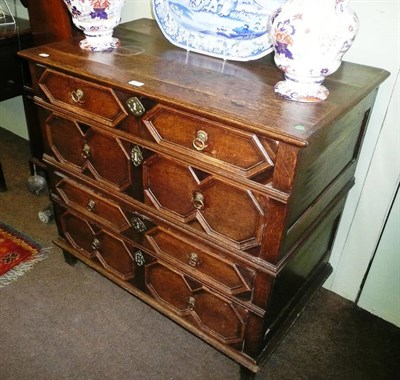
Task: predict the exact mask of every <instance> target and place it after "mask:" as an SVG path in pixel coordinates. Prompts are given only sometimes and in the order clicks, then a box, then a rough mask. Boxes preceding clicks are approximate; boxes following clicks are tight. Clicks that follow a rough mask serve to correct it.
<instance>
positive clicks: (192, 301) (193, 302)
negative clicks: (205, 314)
mask: <svg viewBox="0 0 400 380" xmlns="http://www.w3.org/2000/svg"><path fill="white" fill-rule="evenodd" d="M187 306H188V309H189V310H194V308H195V306H196V299H195V298H194V297H192V296H190V297H189V298H188V300H187Z"/></svg>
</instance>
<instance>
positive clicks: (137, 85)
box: [128, 80, 144, 87]
mask: <svg viewBox="0 0 400 380" xmlns="http://www.w3.org/2000/svg"><path fill="white" fill-rule="evenodd" d="M128 83H129V84H131V85H132V86H136V87H142V86H143V85H144V83H142V82H138V81H137V80H131V81H130V82H128Z"/></svg>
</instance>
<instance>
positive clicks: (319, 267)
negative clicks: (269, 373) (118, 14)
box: [21, 20, 387, 378]
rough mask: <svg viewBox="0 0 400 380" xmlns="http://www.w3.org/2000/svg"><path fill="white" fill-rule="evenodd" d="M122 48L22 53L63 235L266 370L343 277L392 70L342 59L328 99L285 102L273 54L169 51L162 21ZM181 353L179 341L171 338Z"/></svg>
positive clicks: (156, 304)
mask: <svg viewBox="0 0 400 380" xmlns="http://www.w3.org/2000/svg"><path fill="white" fill-rule="evenodd" d="M118 35H119V37H120V38H121V40H122V42H123V45H122V46H123V48H121V49H118V50H116V51H113V52H103V53H89V52H84V51H82V50H80V49H79V47H78V45H77V43H75V42H74V43H70V42H56V43H53V44H49V45H45V46H41V47H37V48H33V49H30V50H27V51H24V52H22V53H21V56H22V57H24V58H25V59H27V61H28V62H29V65H30V73H31V84H32V88H33V91H34V93H35V98H34V100H35V103H36V104H37V107H38V112H39V116H40V120H41V125H42V135H43V143H44V149H45V153H44V157H43V158H44V162H45V163H46V165H47V168H48V172H49V178H50V188H51V199H52V201H53V204H54V209H55V216H56V222H57V226H58V230H59V237H58V238H57V239H56V240H55V243H56V244H57V245H58V246H59V247H61V248H62V250H63V251H64V254H65V256H66V259H67V261H69V262H71V261H73V260H74V259H75V258H78V259H79V260H81V261H83V262H84V263H86V264H87V265H89V266H90V267H92V268H94V269H95V270H97V271H99V272H100V273H102V274H103V275H104V276H106V277H107V278H109V279H110V280H112V281H114V282H115V283H117V284H118V285H120V286H121V287H123V288H124V289H126V290H127V291H129V292H130V293H132V294H133V295H135V296H137V297H138V298H140V299H141V300H143V301H144V302H146V303H148V304H149V305H151V306H152V307H153V308H154V309H156V310H158V311H160V312H161V313H163V314H165V315H166V316H167V317H169V318H171V319H172V320H174V321H176V322H177V323H178V324H179V325H181V326H183V327H184V328H186V329H187V330H189V331H191V332H192V333H194V334H196V335H197V336H198V337H200V338H202V339H203V340H204V341H206V342H208V343H209V344H211V345H212V346H214V347H215V348H216V349H218V350H220V351H221V352H223V353H225V354H226V355H228V356H229V357H231V358H232V359H234V360H235V361H237V362H238V363H239V364H240V365H241V367H242V369H243V370H242V375H243V378H244V377H246V376H250V377H251V376H252V374H253V373H256V372H257V371H258V370H259V369H260V367H261V366H262V364H263V363H264V362H265V360H266V359H267V358H268V355H269V354H270V353H271V352H272V350H273V349H274V347H276V345H277V343H278V342H279V340H280V339H281V338H282V337H283V335H284V333H285V331H286V330H287V327H288V326H289V325H290V323H291V322H292V321H293V320H294V319H295V318H296V316H297V315H298V313H299V311H300V310H301V309H302V307H304V305H305V304H306V302H307V301H308V300H309V299H310V298H311V296H312V294H313V293H314V292H315V291H316V289H318V288H319V287H320V286H321V284H322V283H323V281H324V280H325V279H326V278H327V276H328V275H329V273H330V271H331V267H330V265H329V255H330V250H331V247H332V244H333V240H334V236H335V232H336V230H337V226H338V223H339V220H340V216H341V213H342V210H343V207H344V203H345V200H346V195H347V193H348V191H349V189H350V188H351V186H352V184H353V181H354V179H353V177H354V171H355V166H356V162H357V158H358V154H359V151H360V147H361V143H362V139H363V135H364V132H365V128H366V126H367V123H368V118H369V115H370V112H371V109H372V106H373V103H374V99H375V96H376V92H377V89H378V86H379V84H380V83H381V82H382V81H383V80H384V79H385V78H386V76H387V73H386V72H385V71H383V70H379V69H374V68H369V67H365V66H359V65H353V64H348V63H343V65H342V67H341V68H340V70H339V71H338V72H337V73H336V74H335V75H332V76H331V77H330V78H328V80H327V83H326V84H327V87H328V88H329V89H330V91H331V94H330V96H329V99H328V100H327V101H325V102H323V103H319V104H300V103H294V102H288V101H285V100H283V99H281V98H279V97H277V96H276V95H275V94H274V93H273V85H274V84H275V83H276V82H277V81H278V80H280V79H281V76H282V74H281V73H280V72H279V70H277V69H276V68H275V66H274V64H273V62H272V58H271V57H270V56H269V57H266V58H264V59H261V60H258V61H254V62H247V63H235V62H223V61H221V60H218V59H214V58H210V57H205V56H200V55H196V54H193V53H190V54H187V53H186V52H184V51H182V50H180V49H177V48H175V47H173V46H171V45H170V44H169V43H168V42H167V41H166V40H165V39H164V38H163V37H162V35H161V33H160V32H159V30H158V28H157V26H156V25H155V23H154V22H153V21H150V20H139V21H135V22H131V23H127V24H124V25H121V26H120V27H119V28H118ZM171 344H173V343H172V342H171Z"/></svg>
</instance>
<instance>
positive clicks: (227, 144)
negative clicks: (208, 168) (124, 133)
mask: <svg viewBox="0 0 400 380" xmlns="http://www.w3.org/2000/svg"><path fill="white" fill-rule="evenodd" d="M142 120H143V122H144V124H145V126H146V127H147V129H148V131H149V133H150V135H151V136H152V138H153V139H154V140H155V141H156V142H157V143H159V144H162V145H165V146H167V147H169V148H171V149H175V150H176V149H178V150H182V149H183V150H185V151H186V153H188V154H190V155H193V154H196V155H198V157H199V158H200V159H202V160H203V159H205V160H209V161H210V162H211V163H214V164H215V163H216V164H217V165H221V164H223V165H224V168H225V169H226V170H229V171H231V172H233V173H235V174H238V175H241V176H244V177H247V178H250V177H253V176H256V175H259V174H261V173H264V178H265V177H268V178H272V173H273V168H274V162H275V156H276V151H277V149H278V142H277V141H275V140H271V139H261V138H258V137H257V136H256V135H254V134H251V133H248V132H243V131H239V130H236V129H233V128H228V127H226V126H223V125H222V124H218V123H215V122H212V121H209V120H206V119H204V118H202V117H198V116H195V115H191V114H188V113H185V112H181V111H177V110H174V109H172V108H169V107H166V106H162V105H157V106H156V107H154V108H153V110H151V111H150V112H148V113H147V114H146V115H145V117H144V118H143V119H142Z"/></svg>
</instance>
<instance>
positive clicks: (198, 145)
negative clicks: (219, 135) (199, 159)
mask: <svg viewBox="0 0 400 380" xmlns="http://www.w3.org/2000/svg"><path fill="white" fill-rule="evenodd" d="M207 140H208V135H207V133H206V132H205V131H197V133H196V137H195V138H194V140H193V143H192V144H193V148H194V149H196V150H198V151H200V152H201V151H202V150H204V149H205V148H206V147H207Z"/></svg>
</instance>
